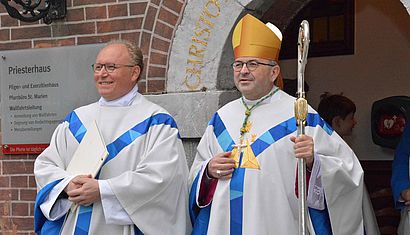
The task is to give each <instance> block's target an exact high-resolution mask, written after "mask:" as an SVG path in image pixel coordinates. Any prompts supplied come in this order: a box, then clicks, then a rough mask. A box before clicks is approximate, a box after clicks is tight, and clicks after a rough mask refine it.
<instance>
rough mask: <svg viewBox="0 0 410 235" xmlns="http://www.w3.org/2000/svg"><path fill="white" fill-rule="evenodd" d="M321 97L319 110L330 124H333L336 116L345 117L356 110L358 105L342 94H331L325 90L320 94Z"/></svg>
mask: <svg viewBox="0 0 410 235" xmlns="http://www.w3.org/2000/svg"><path fill="white" fill-rule="evenodd" d="M320 99H321V100H320V103H319V106H318V109H317V111H318V113H319V115H320V116H321V117H322V118H323V119H324V120H325V121H326V122H327V123H329V124H330V125H332V120H333V118H334V117H337V116H339V117H341V118H343V119H345V118H346V116H347V115H349V114H350V113H355V112H356V105H355V104H354V103H353V101H352V100H350V99H349V98H347V97H346V96H344V95H342V94H339V95H331V94H330V93H328V92H325V93H324V94H322V95H321V96H320Z"/></svg>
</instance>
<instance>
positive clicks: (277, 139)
mask: <svg viewBox="0 0 410 235" xmlns="http://www.w3.org/2000/svg"><path fill="white" fill-rule="evenodd" d="M281 42H282V34H281V32H280V30H279V29H278V28H277V27H276V26H274V25H273V24H270V23H268V24H266V25H265V24H264V23H262V22H261V21H259V20H258V19H256V18H255V17H253V16H251V15H245V16H244V17H243V18H242V19H241V20H240V21H239V22H238V23H237V25H236V27H235V29H234V31H233V36H232V45H233V50H234V57H235V60H234V62H233V63H232V68H233V77H234V82H235V85H236V87H237V88H238V90H239V91H240V92H241V94H242V97H241V98H240V99H237V100H234V101H232V102H230V103H228V104H227V105H225V106H224V107H222V108H221V109H219V110H218V111H217V112H216V113H215V115H214V117H213V118H212V120H211V121H210V122H209V125H208V128H207V129H206V131H205V134H204V136H203V137H202V139H201V141H200V143H199V145H198V151H197V155H196V157H195V160H194V163H193V165H192V168H191V172H190V179H189V183H190V186H191V192H190V199H189V202H190V205H189V209H190V216H191V221H192V222H193V225H194V228H193V230H194V231H193V234H210V235H211V234H212V235H226V234H231V235H239V234H245V235H251V234H252V235H253V234H292V235H293V234H298V199H297V197H296V195H297V193H296V192H295V184H296V182H297V179H296V173H297V168H296V167H297V158H304V159H305V160H306V163H307V164H306V165H307V166H306V167H307V171H308V179H307V182H308V183H309V187H308V206H309V225H312V226H309V234H320V235H330V234H344V235H353V234H354V235H363V234H364V231H363V230H364V228H363V218H362V212H361V210H360V208H361V201H362V193H363V190H362V189H363V187H362V184H363V170H362V168H361V166H360V164H359V161H358V160H357V158H356V156H355V155H354V153H353V151H352V150H351V149H350V148H349V147H348V146H347V144H346V143H345V142H344V141H343V140H342V139H341V138H340V137H339V136H338V135H336V134H335V133H334V131H333V130H332V129H331V128H330V127H329V126H328V125H327V124H326V123H325V122H324V121H323V119H321V118H320V117H319V115H318V114H317V113H316V111H314V110H313V109H312V108H310V107H309V114H308V118H307V121H306V129H305V130H306V135H302V136H300V137H298V138H296V137H295V135H296V130H297V127H296V121H295V118H294V100H295V99H294V98H293V97H291V96H289V95H287V94H286V93H285V92H283V91H282V90H281V89H280V86H281V81H280V79H279V78H280V76H279V74H280V67H279V65H278V57H279V51H280V46H281ZM309 177H310V178H309ZM296 188H297V187H296Z"/></svg>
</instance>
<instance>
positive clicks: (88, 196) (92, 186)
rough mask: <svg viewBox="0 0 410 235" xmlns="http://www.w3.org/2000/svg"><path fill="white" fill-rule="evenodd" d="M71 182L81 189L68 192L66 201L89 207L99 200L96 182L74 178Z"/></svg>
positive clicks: (87, 178) (83, 178)
mask: <svg viewBox="0 0 410 235" xmlns="http://www.w3.org/2000/svg"><path fill="white" fill-rule="evenodd" d="M72 182H73V183H74V184H77V185H81V187H79V188H77V189H74V190H71V191H68V192H67V195H68V200H70V201H72V202H74V203H77V204H79V205H89V204H92V203H94V202H97V201H99V200H101V195H100V187H99V185H98V181H97V180H96V179H93V178H92V177H91V175H90V176H89V177H75V178H74V179H73V180H72Z"/></svg>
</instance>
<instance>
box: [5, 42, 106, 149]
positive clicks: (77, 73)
mask: <svg viewBox="0 0 410 235" xmlns="http://www.w3.org/2000/svg"><path fill="white" fill-rule="evenodd" d="M102 47H103V44H94V45H82V46H69V47H58V48H47V49H27V50H16V51H4V52H1V53H0V55H1V58H0V63H1V73H0V74H1V75H0V76H1V77H0V78H1V93H0V94H1V124H2V125H1V127H2V135H3V138H2V140H3V152H4V153H10V154H12V153H16V154H18V153H38V152H41V151H42V150H43V149H44V147H45V146H47V145H48V144H49V141H50V138H51V135H52V133H53V131H54V129H55V128H56V126H57V125H58V124H59V123H60V122H62V121H63V120H64V118H65V117H66V115H67V114H68V113H70V112H71V111H72V110H73V109H74V108H77V107H79V106H82V105H85V104H89V103H92V102H95V101H96V100H98V98H99V95H98V93H97V91H96V89H95V85H94V80H93V71H92V68H91V65H92V64H93V63H94V62H95V57H96V56H97V53H98V51H99V50H100V49H101V48H102Z"/></svg>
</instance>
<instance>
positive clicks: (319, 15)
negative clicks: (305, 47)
mask: <svg viewBox="0 0 410 235" xmlns="http://www.w3.org/2000/svg"><path fill="white" fill-rule="evenodd" d="M272 7H274V6H272ZM270 18H271V19H272V18H273V17H269V10H268V11H267V12H266V13H265V15H264V17H263V18H262V20H263V21H265V22H268V21H270V22H275V21H274V20H271V19H270ZM304 19H306V20H308V21H309V26H310V27H309V29H310V44H309V54H308V55H309V57H318V56H334V55H350V54H353V53H354V0H312V1H311V2H310V3H308V4H307V5H306V6H305V7H304V8H303V9H302V10H301V11H300V12H299V13H298V14H297V15H296V16H295V18H294V19H293V20H292V22H291V23H290V24H289V25H288V27H287V28H286V29H285V30H284V32H282V33H283V42H282V49H281V53H280V56H279V58H280V59H294V58H297V40H298V32H299V25H300V23H301V22H302V20H304Z"/></svg>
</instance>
